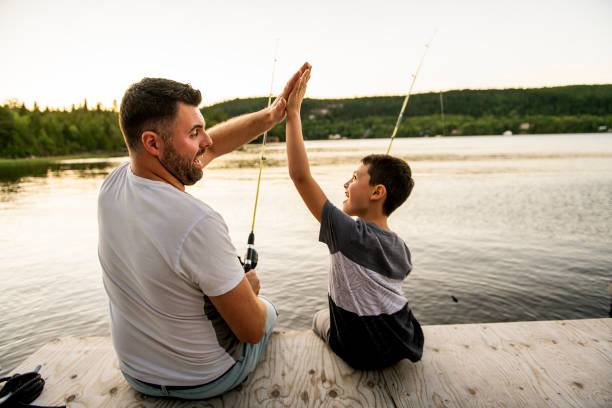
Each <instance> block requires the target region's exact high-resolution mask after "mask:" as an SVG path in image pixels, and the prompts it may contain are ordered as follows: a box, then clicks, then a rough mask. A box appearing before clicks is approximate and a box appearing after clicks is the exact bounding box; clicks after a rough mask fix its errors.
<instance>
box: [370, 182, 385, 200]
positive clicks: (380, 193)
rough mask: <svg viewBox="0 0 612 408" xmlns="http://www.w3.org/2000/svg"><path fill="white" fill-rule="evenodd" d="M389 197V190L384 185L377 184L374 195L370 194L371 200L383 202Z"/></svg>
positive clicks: (373, 191)
mask: <svg viewBox="0 0 612 408" xmlns="http://www.w3.org/2000/svg"><path fill="white" fill-rule="evenodd" d="M385 197H387V189H386V188H385V186H384V184H377V185H376V186H374V189H373V190H372V193H371V194H370V200H374V201H376V200H382V199H384V198H385Z"/></svg>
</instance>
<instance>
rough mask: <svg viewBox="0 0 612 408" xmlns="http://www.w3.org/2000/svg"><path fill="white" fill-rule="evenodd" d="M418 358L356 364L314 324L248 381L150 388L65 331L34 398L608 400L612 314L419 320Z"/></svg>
mask: <svg viewBox="0 0 612 408" xmlns="http://www.w3.org/2000/svg"><path fill="white" fill-rule="evenodd" d="M423 330H424V332H425V351H424V354H423V359H422V361H420V362H419V363H416V364H412V363H410V362H409V361H407V360H404V361H402V362H400V363H398V364H397V365H395V366H393V367H390V368H388V369H385V370H383V371H370V372H364V371H356V370H353V369H352V368H350V367H349V366H347V365H346V364H345V363H344V362H343V361H342V360H340V359H339V358H338V357H336V356H335V355H334V354H333V353H332V352H331V351H330V349H329V348H328V347H327V346H326V345H325V344H324V343H323V342H321V341H320V340H319V339H318V338H317V337H316V336H315V335H314V334H313V333H312V332H311V331H290V332H282V333H276V334H273V335H272V337H271V338H270V342H269V343H268V345H267V347H266V351H265V353H264V355H263V358H262V361H261V362H260V363H259V365H258V367H257V369H256V370H255V372H254V373H253V374H251V375H250V377H249V379H248V380H247V382H245V384H243V385H242V386H240V387H239V388H238V389H236V390H233V391H231V392H229V393H227V394H225V395H223V396H222V397H218V398H214V399H210V400H204V401H181V400H174V399H163V398H152V397H146V396H144V395H142V394H140V393H138V392H136V391H134V390H132V389H131V388H130V387H129V385H128V384H127V383H126V382H125V380H124V379H123V377H122V376H121V374H120V372H119V368H118V364H117V358H116V356H115V353H114V351H113V348H112V345H111V341H110V338H108V337H81V338H76V337H67V338H61V339H56V340H53V341H51V342H50V343H48V344H47V345H45V346H43V347H42V348H41V349H40V350H38V351H37V352H36V353H34V354H33V355H31V356H30V357H29V358H28V359H27V360H26V361H24V362H23V363H22V364H21V365H20V366H19V367H17V368H16V369H15V370H14V372H19V373H23V372H26V371H31V370H32V369H34V367H35V366H36V365H38V364H41V365H42V369H41V373H42V375H43V377H44V378H45V379H46V380H47V383H46V385H45V389H44V391H43V393H42V394H41V396H40V397H39V398H38V399H37V400H36V401H35V402H34V403H35V404H37V405H53V404H66V405H67V406H68V407H89V408H93V407H134V408H136V407H260V406H263V407H320V406H324V407H328V406H329V407H612V319H587V320H568V321H548V322H516V323H495V324H465V325H448V326H425V327H424V328H423Z"/></svg>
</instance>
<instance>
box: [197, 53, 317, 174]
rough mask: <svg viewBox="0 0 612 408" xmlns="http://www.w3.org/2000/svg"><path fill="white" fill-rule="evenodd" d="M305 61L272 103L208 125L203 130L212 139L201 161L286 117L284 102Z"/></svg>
mask: <svg viewBox="0 0 612 408" xmlns="http://www.w3.org/2000/svg"><path fill="white" fill-rule="evenodd" d="M309 66H310V65H309V64H308V63H304V65H302V67H301V68H300V69H299V70H298V71H297V72H296V73H295V74H293V76H292V77H291V78H290V79H289V81H288V82H287V85H285V89H284V90H283V93H282V94H280V95H279V96H278V98H276V99H275V100H274V103H272V105H270V106H269V107H267V108H264V109H262V110H260V111H258V112H252V113H247V114H244V115H241V116H238V117H235V118H232V119H229V120H227V121H225V122H222V123H219V124H217V125H216V126H213V127H212V128H210V129H208V130H207V131H206V132H207V133H208V134H209V135H210V137H211V139H212V140H213V144H212V145H210V146H209V147H208V148H207V149H206V152H205V153H204V154H203V155H202V158H201V160H202V163H203V164H204V165H205V166H206V165H207V164H208V163H210V162H211V161H212V160H213V159H215V158H217V157H219V156H221V155H224V154H226V153H230V152H233V151H234V150H235V149H236V148H238V147H240V146H242V145H243V144H245V143H248V142H250V141H251V140H253V139H254V138H256V137H257V136H259V135H261V134H262V133H264V132H265V131H267V130H270V128H272V127H273V126H274V125H276V124H277V123H279V122H281V121H282V120H283V118H284V117H285V105H286V101H287V98H289V94H290V93H291V91H292V89H293V87H294V86H295V83H296V81H297V80H298V79H299V78H300V76H301V75H302V73H303V72H304V71H305V70H306V69H307V68H308V67H309Z"/></svg>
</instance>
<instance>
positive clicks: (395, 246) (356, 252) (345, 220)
mask: <svg viewBox="0 0 612 408" xmlns="http://www.w3.org/2000/svg"><path fill="white" fill-rule="evenodd" d="M328 203H329V202H328ZM328 203H326V205H325V208H324V211H323V217H322V219H321V233H320V237H319V240H320V241H321V242H324V243H326V244H327V245H328V247H329V249H330V252H331V253H332V254H335V253H341V254H342V255H343V256H344V257H346V258H348V259H350V260H351V261H352V262H354V263H356V264H358V265H361V266H363V267H366V268H368V269H371V270H374V271H377V272H379V273H381V274H383V275H385V276H388V277H390V278H394V279H403V278H405V277H406V275H407V274H408V273H409V272H410V270H411V269H412V263H411V255H410V250H409V249H408V246H407V245H406V243H405V242H404V240H403V239H402V238H401V237H400V236H399V235H398V234H397V233H395V232H393V231H389V230H386V229H383V228H381V227H379V226H378V225H376V224H373V223H371V222H367V221H365V220H363V219H361V218H357V219H353V218H352V217H350V216H349V215H347V214H346V213H344V212H343V211H342V210H340V209H338V208H337V207H335V206H333V205H332V204H331V203H329V204H328Z"/></svg>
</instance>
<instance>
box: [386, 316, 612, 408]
mask: <svg viewBox="0 0 612 408" xmlns="http://www.w3.org/2000/svg"><path fill="white" fill-rule="evenodd" d="M424 331H425V336H426V337H425V351H424V355H423V360H422V361H421V362H420V363H419V364H416V365H414V364H410V363H409V362H406V361H404V362H401V363H399V364H397V365H395V366H394V367H391V368H389V369H387V370H385V371H384V376H385V378H386V380H387V384H389V392H390V394H391V396H392V398H393V400H394V401H395V402H396V404H397V405H398V406H402V407H423V406H436V407H445V406H458V407H480V406H481V407H507V406H508V407H533V406H538V407H547V406H550V407H559V406H576V407H578V406H579V407H609V406H612V319H588V320H573V321H553V322H517V323H496V324H466V325H454V326H428V327H426V328H425V329H424Z"/></svg>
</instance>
